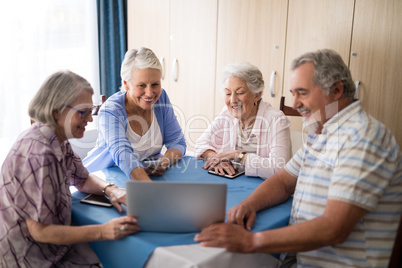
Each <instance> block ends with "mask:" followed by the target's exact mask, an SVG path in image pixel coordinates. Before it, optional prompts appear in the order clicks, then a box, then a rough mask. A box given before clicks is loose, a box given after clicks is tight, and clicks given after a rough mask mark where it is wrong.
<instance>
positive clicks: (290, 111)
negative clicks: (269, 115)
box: [279, 96, 301, 116]
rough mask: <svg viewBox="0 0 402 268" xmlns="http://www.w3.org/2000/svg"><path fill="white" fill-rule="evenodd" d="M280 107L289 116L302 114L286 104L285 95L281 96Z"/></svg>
mask: <svg viewBox="0 0 402 268" xmlns="http://www.w3.org/2000/svg"><path fill="white" fill-rule="evenodd" d="M279 109H280V110H281V111H282V112H283V113H284V114H285V115H287V116H301V114H300V113H299V112H298V111H297V110H295V109H293V108H292V107H290V106H286V105H285V97H284V96H282V97H281V103H280V105H279Z"/></svg>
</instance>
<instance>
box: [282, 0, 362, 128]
mask: <svg viewBox="0 0 402 268" xmlns="http://www.w3.org/2000/svg"><path fill="white" fill-rule="evenodd" d="M353 8H354V1H351V0H324V1H323V0H303V1H299V0H289V11H288V26H287V36H286V53H285V55H286V56H285V70H284V73H285V76H284V82H283V96H285V102H286V105H289V106H293V100H294V99H293V96H292V94H291V93H290V91H289V90H290V79H291V73H292V72H291V71H290V65H291V63H292V61H293V59H295V58H297V57H298V56H300V55H302V54H303V53H306V52H310V51H314V50H317V49H323V48H329V49H333V50H335V51H337V52H338V53H339V54H340V55H341V56H342V58H343V60H344V61H345V63H346V64H348V62H349V51H350V40H351V34H352V24H353ZM290 120H291V123H292V125H291V128H292V129H294V130H298V131H301V130H302V119H301V118H300V117H297V118H294V117H290Z"/></svg>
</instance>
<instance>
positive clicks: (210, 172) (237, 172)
mask: <svg viewBox="0 0 402 268" xmlns="http://www.w3.org/2000/svg"><path fill="white" fill-rule="evenodd" d="M208 173H209V174H213V175H217V176H221V177H225V178H227V179H234V178H236V177H239V176H241V175H243V174H244V173H245V171H244V170H236V173H235V174H233V175H228V174H225V175H221V174H219V173H216V172H215V170H208Z"/></svg>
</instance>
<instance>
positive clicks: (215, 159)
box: [202, 150, 240, 175]
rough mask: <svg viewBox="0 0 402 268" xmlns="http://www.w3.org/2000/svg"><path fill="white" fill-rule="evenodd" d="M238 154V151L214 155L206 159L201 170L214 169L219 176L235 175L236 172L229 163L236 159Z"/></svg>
mask: <svg viewBox="0 0 402 268" xmlns="http://www.w3.org/2000/svg"><path fill="white" fill-rule="evenodd" d="M239 154H240V151H238V150H233V151H228V152H224V153H219V154H215V155H213V156H210V157H208V159H207V161H206V162H205V165H204V166H202V168H204V169H208V170H211V169H215V172H216V173H219V174H221V175H225V174H229V175H233V174H235V173H236V170H235V167H234V166H233V164H232V163H231V161H232V160H236V159H238V156H239ZM225 172H226V173H225Z"/></svg>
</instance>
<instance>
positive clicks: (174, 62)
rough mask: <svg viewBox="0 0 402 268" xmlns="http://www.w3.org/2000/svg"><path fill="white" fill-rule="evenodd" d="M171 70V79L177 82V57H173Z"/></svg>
mask: <svg viewBox="0 0 402 268" xmlns="http://www.w3.org/2000/svg"><path fill="white" fill-rule="evenodd" d="M172 70H173V72H172V78H173V81H175V82H177V80H178V75H179V61H178V60H177V59H173V64H172Z"/></svg>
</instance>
